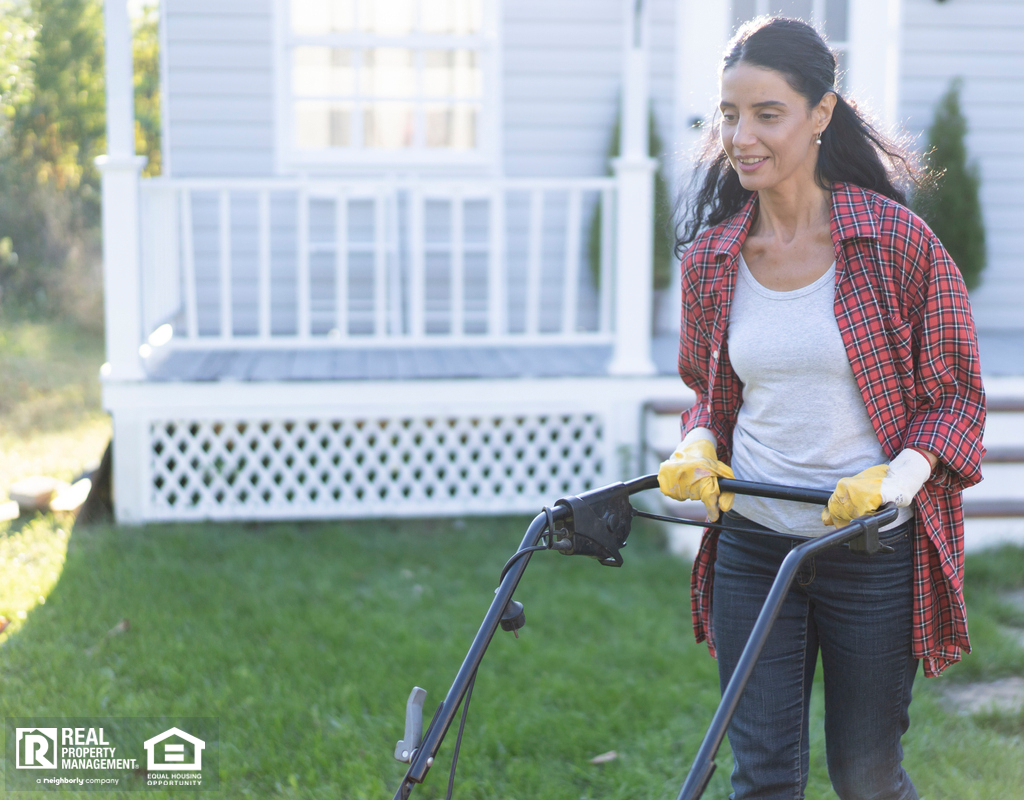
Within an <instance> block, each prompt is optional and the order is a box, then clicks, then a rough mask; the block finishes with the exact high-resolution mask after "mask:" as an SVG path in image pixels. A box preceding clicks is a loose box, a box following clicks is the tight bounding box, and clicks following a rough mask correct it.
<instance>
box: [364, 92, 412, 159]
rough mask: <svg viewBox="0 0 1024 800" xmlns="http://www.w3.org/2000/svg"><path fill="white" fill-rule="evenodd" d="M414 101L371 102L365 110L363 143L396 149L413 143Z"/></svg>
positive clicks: (368, 145) (410, 145)
mask: <svg viewBox="0 0 1024 800" xmlns="http://www.w3.org/2000/svg"><path fill="white" fill-rule="evenodd" d="M413 129H414V120H413V105H412V103H371V104H370V105H369V106H368V107H367V108H366V110H365V111H364V112H363V143H364V144H365V145H366V146H367V147H377V148H383V149H386V150H395V149H399V148H403V147H412V145H413Z"/></svg>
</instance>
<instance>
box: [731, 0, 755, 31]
mask: <svg viewBox="0 0 1024 800" xmlns="http://www.w3.org/2000/svg"><path fill="white" fill-rule="evenodd" d="M755 16H757V8H756V3H755V0H732V29H733V30H734V31H735V30H736V29H737V28H739V26H740V25H742V24H743V23H744V22H746V21H747V20H751V19H753V18H754V17H755Z"/></svg>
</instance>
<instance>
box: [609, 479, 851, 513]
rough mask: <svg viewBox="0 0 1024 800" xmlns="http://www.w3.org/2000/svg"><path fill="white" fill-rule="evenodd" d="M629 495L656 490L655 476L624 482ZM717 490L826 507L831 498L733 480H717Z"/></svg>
mask: <svg viewBox="0 0 1024 800" xmlns="http://www.w3.org/2000/svg"><path fill="white" fill-rule="evenodd" d="M626 487H627V488H628V490H629V493H630V494H635V493H636V492H643V491H646V490H647V489H656V488H658V476H657V474H652V475H643V476H641V477H639V478H635V479H633V480H631V481H627V482H626ZM718 489H719V491H722V492H735V493H736V494H746V495H750V496H752V497H768V498H771V499H773V500H793V501H795V502H797V503H813V504H814V505H819V506H824V505H828V499H829V498H830V497H831V496H832V492H831V490H829V489H808V488H806V487H803V486H784V485H782V484H774V483H757V482H755V481H741V480H736V479H735V478H719V479H718Z"/></svg>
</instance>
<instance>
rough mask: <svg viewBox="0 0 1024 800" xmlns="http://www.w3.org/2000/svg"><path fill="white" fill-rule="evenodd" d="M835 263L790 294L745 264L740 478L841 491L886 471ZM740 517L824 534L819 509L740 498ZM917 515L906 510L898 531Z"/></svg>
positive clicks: (735, 352)
mask: <svg viewBox="0 0 1024 800" xmlns="http://www.w3.org/2000/svg"><path fill="white" fill-rule="evenodd" d="M835 272H836V267H835V264H833V265H832V266H831V267H829V269H828V271H827V272H826V273H825V274H824V275H822V276H821V277H820V278H818V280H816V281H814V283H812V284H810V285H808V286H804V287H802V288H800V289H794V290H793V291H788V292H777V291H773V290H772V289H767V288H765V287H764V286H762V285H761V284H760V283H758V282H757V280H756V279H755V278H754V276H753V275H751V273H750V270H749V268H748V267H747V264H746V262H745V261H744V260H743V257H742V256H740V262H739V275H738V277H737V280H736V290H735V293H734V295H733V300H732V310H731V311H730V314H729V333H728V336H729V339H728V343H729V360H730V361H731V363H732V367H733V369H734V370H735V371H736V374H737V375H738V376H739V378H740V380H741V381H742V382H743V405H742V406H741V407H740V411H739V417H738V418H737V421H736V429H735V432H734V433H733V456H732V464H731V466H732V468H733V471H734V472H735V474H736V477H737V478H740V479H742V480H749V481H761V482H764V483H783V484H789V485H792V486H807V487H811V488H814V489H829V490H831V489H834V488H835V485H836V482H837V481H838V480H839V479H840V478H843V477H847V476H851V475H856V474H857V473H858V472H860V471H861V470H863V469H867V468H868V467H872V466H875V465H876V464H886V463H888V461H889V460H888V459H887V458H886V456H885V453H884V452H883V451H882V446H881V444H880V443H879V441H878V436H877V435H876V434H875V429H874V427H873V426H872V425H871V420H870V418H869V417H868V412H867V408H866V407H865V405H864V398H863V397H862V396H861V393H860V389H859V388H858V386H857V381H856V380H855V379H854V376H853V370H852V369H851V367H850V360H849V358H848V357H847V355H846V348H845V346H844V345H843V339H842V336H841V335H840V333H839V325H838V323H837V322H836V317H835V310H834V298H835ZM733 508H734V509H735V511H736V512H737V513H739V514H742V515H743V516H744V517H746V518H747V519H751V520H753V521H754V522H757V523H759V524H761V525H764V526H766V527H768V528H771V529H773V530H776V531H781V532H785V533H789V532H792V533H799V534H800V535H803V536H807V535H821V534H824V533H827V532H828V531H829V530H831V528H826V527H825V526H824V525H822V523H821V507H820V506H815V505H810V504H807V503H793V502H789V501H783V500H766V499H761V498H756V497H747V496H743V495H737V496H736V503H735V505H734V506H733ZM911 516H913V511H912V510H911V508H907V509H900V516H899V517H898V518H897V520H896V522H894V523H892V524H891V525H889V526H887V527H890V528H891V527H895V526H896V525H899V524H901V523H903V522H904V521H906V520H907V519H909V518H910V517H911Z"/></svg>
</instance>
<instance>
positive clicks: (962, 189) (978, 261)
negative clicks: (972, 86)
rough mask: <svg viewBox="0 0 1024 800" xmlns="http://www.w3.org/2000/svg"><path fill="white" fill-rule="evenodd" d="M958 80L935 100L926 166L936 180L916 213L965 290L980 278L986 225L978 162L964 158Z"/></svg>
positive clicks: (962, 117) (963, 126)
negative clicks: (951, 263)
mask: <svg viewBox="0 0 1024 800" xmlns="http://www.w3.org/2000/svg"><path fill="white" fill-rule="evenodd" d="M961 88H962V81H961V80H960V79H959V78H957V79H954V80H953V81H952V82H951V83H950V86H949V89H948V90H947V92H946V94H945V95H943V96H942V99H941V100H940V101H939V105H938V108H937V110H936V112H935V120H934V121H933V122H932V125H931V127H930V128H929V129H928V153H927V158H928V161H929V166H930V167H931V168H932V170H933V171H934V172H936V173H937V175H938V178H939V180H938V185H937V187H936V188H935V189H934V190H933V191H932V192H930V193H929V194H928V195H927V196H926V197H925V198H923V201H922V202H921V203H920V206H919V208H918V213H919V214H921V216H922V217H923V218H924V220H925V221H926V222H927V223H928V225H929V226H930V227H931V229H932V230H933V231H934V232H935V235H936V236H938V237H939V240H940V241H941V242H942V244H943V246H944V247H945V248H946V250H948V251H949V254H950V256H952V258H953V260H954V261H955V262H956V265H957V266H958V267H959V268H960V273H961V274H962V275H963V277H964V282H965V283H966V284H967V288H968V289H974V288H976V287H977V286H978V284H979V283H980V282H981V271H982V269H984V267H985V225H984V223H983V221H982V217H981V200H980V199H979V196H978V188H979V186H980V185H981V176H980V174H979V172H978V165H977V164H976V163H968V159H967V144H966V141H965V138H966V136H967V120H966V119H965V118H964V115H963V112H962V111H961V109H960V90H961Z"/></svg>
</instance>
